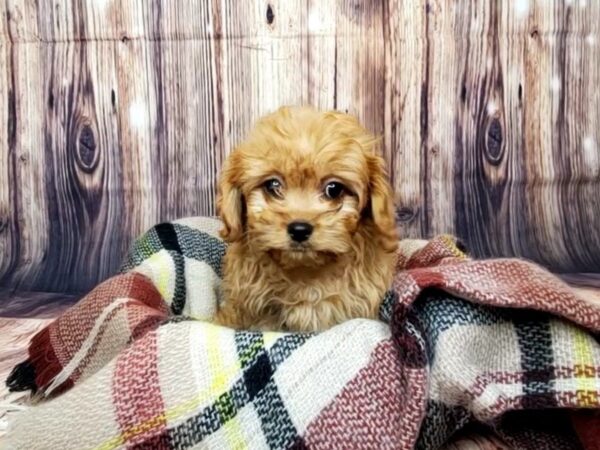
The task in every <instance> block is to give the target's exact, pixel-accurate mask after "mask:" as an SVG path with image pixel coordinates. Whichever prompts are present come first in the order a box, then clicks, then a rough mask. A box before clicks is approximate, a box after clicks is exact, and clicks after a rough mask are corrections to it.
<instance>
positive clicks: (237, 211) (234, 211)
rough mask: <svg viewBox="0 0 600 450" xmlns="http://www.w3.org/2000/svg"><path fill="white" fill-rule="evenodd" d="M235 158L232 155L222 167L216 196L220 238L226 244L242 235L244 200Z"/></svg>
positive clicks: (238, 168) (237, 239)
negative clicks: (220, 224) (219, 219)
mask: <svg viewBox="0 0 600 450" xmlns="http://www.w3.org/2000/svg"><path fill="white" fill-rule="evenodd" d="M237 165H238V164H237V158H236V157H235V154H232V155H231V156H230V157H229V158H228V159H227V160H226V161H225V164H224V165H223V170H222V172H221V179H220V180H219V190H218V195H217V211H218V213H219V217H220V218H221V221H222V222H223V229H222V230H221V237H222V238H223V239H224V240H225V241H227V242H235V241H239V240H240V239H241V238H242V236H243V234H244V199H243V196H242V191H241V190H240V188H239V187H238V182H237V177H236V173H239V171H240V170H241V168H240V167H237Z"/></svg>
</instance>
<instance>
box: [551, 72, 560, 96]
mask: <svg viewBox="0 0 600 450" xmlns="http://www.w3.org/2000/svg"><path fill="white" fill-rule="evenodd" d="M550 90H551V91H552V92H558V91H560V77H559V76H558V75H554V76H553V77H552V80H550Z"/></svg>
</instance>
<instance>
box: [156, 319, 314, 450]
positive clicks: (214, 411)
mask: <svg viewBox="0 0 600 450" xmlns="http://www.w3.org/2000/svg"><path fill="white" fill-rule="evenodd" d="M310 337H311V335H310V334H302V335H284V336H282V337H281V338H279V339H278V340H277V341H276V342H275V343H274V344H273V346H272V347H271V348H270V349H269V350H267V349H265V347H264V339H263V335H262V333H260V332H250V331H241V332H237V333H236V336H235V340H236V347H237V349H238V358H239V360H240V365H241V367H242V368H243V375H242V376H241V377H240V378H238V379H237V380H236V381H235V383H233V386H232V387H231V389H230V390H229V391H226V392H223V393H222V394H221V395H220V396H219V397H218V398H217V399H216V400H215V402H214V403H213V404H211V405H209V406H207V407H204V408H203V409H202V411H200V412H199V413H198V414H197V415H195V416H192V417H190V418H189V419H187V420H185V421H184V422H183V423H180V424H179V425H177V426H175V427H173V428H171V429H168V430H166V434H167V435H168V438H167V439H168V443H169V447H170V448H188V447H191V446H194V445H196V444H198V443H199V442H202V440H204V439H205V438H206V437H207V436H209V435H210V434H212V433H215V432H217V431H218V430H219V429H220V428H221V427H222V426H223V425H224V424H225V423H227V422H229V421H230V420H233V419H235V417H236V415H237V414H238V413H239V412H240V410H242V408H244V407H245V406H246V405H248V404H250V403H252V405H253V406H254V408H255V411H256V413H257V415H258V417H259V419H260V421H261V428H262V430H263V434H264V437H265V440H266V441H267V444H268V445H269V447H271V448H290V447H292V446H293V445H300V447H301V445H302V439H300V438H299V436H298V432H297V430H296V428H295V427H294V424H293V423H292V420H291V418H290V416H289V413H288V411H287V409H286V407H285V404H284V402H283V399H282V398H281V395H280V394H279V391H278V389H277V385H276V383H275V380H274V379H273V374H274V373H275V370H276V369H277V366H278V365H279V364H280V363H281V362H283V361H284V360H285V359H286V358H287V357H288V356H289V355H291V353H293V350H295V349H297V348H299V347H300V346H301V345H302V344H304V342H306V341H307V340H308V339H309V338H310Z"/></svg>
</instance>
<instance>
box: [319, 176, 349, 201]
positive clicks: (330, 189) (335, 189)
mask: <svg viewBox="0 0 600 450" xmlns="http://www.w3.org/2000/svg"><path fill="white" fill-rule="evenodd" d="M345 190H346V188H345V187H344V185H343V184H342V183H338V182H337V181H332V182H330V183H327V185H326V186H325V189H324V190H323V193H324V194H325V197H327V198H328V199H330V200H335V199H336V198H339V197H340V196H341V195H342V194H343V193H344V191H345Z"/></svg>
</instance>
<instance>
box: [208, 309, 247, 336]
mask: <svg viewBox="0 0 600 450" xmlns="http://www.w3.org/2000/svg"><path fill="white" fill-rule="evenodd" d="M213 323H215V324H217V325H221V326H224V327H229V328H233V329H236V330H240V329H244V328H246V324H245V323H244V320H243V314H240V311H239V309H238V308H235V307H234V306H233V305H232V302H226V303H225V304H224V305H219V310H218V311H217V314H215V317H214V319H213Z"/></svg>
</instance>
